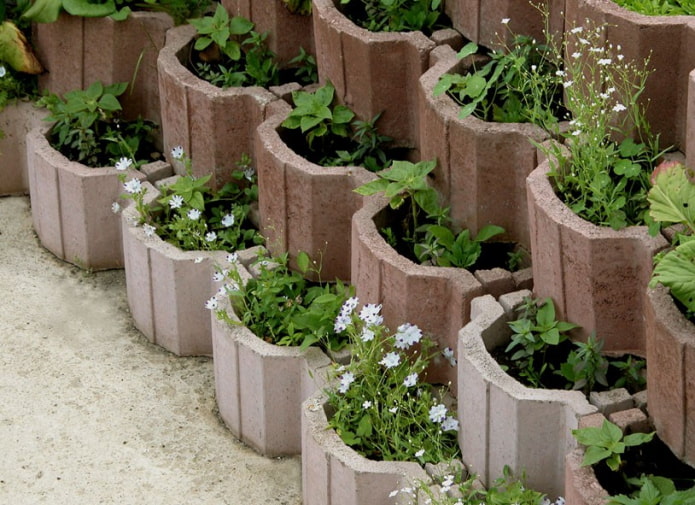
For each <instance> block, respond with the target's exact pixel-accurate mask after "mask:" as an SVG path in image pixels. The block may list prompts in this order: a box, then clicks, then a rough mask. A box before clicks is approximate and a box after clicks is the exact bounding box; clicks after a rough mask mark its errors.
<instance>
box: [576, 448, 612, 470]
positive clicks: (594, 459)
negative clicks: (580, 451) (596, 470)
mask: <svg viewBox="0 0 695 505" xmlns="http://www.w3.org/2000/svg"><path fill="white" fill-rule="evenodd" d="M610 455H611V451H609V450H608V449H606V448H604V447H598V446H595V445H592V446H589V447H587V448H586V452H585V453H584V459H583V460H582V466H591V465H593V464H596V463H598V462H599V461H603V460H604V459H606V458H608V457H609V456H610Z"/></svg>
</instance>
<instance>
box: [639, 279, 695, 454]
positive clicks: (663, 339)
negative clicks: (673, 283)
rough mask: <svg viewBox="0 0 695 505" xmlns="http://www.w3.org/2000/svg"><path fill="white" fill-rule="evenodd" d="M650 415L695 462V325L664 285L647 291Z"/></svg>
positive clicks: (662, 433)
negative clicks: (679, 307) (694, 326)
mask: <svg viewBox="0 0 695 505" xmlns="http://www.w3.org/2000/svg"><path fill="white" fill-rule="evenodd" d="M647 299H648V302H647V308H646V314H645V315H646V320H647V323H646V324H647V361H648V363H649V366H648V367H647V382H648V384H649V389H648V398H649V415H650V416H651V417H652V419H653V421H654V426H655V427H656V430H657V432H658V433H659V437H660V438H661V439H662V440H663V441H664V442H665V443H666V444H667V445H668V446H669V447H670V448H671V450H672V451H673V453H674V454H675V455H677V456H678V457H679V458H681V459H683V460H685V461H687V462H689V463H690V464H691V465H695V430H694V429H693V428H694V424H695V410H694V409H693V408H692V405H693V404H694V403H693V402H694V401H695V398H693V387H695V378H694V377H695V372H693V366H694V365H695V360H694V358H695V353H694V350H695V328H693V324H692V323H690V322H689V321H688V320H687V319H685V317H684V316H683V314H682V313H681V312H680V310H679V309H678V308H677V307H676V305H675V303H674V302H673V300H672V299H671V296H670V295H669V294H668V290H667V289H666V288H664V287H661V286H660V287H657V288H656V289H649V290H648V292H647Z"/></svg>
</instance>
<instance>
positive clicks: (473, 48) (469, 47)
mask: <svg viewBox="0 0 695 505" xmlns="http://www.w3.org/2000/svg"><path fill="white" fill-rule="evenodd" d="M477 51H478V44H476V43H475V42H469V43H468V44H466V45H465V46H463V48H462V49H461V50H460V51H459V52H458V53H457V54H456V56H457V57H458V58H459V59H460V60H461V59H463V58H465V57H466V56H470V55H471V54H475V53H476V52H477Z"/></svg>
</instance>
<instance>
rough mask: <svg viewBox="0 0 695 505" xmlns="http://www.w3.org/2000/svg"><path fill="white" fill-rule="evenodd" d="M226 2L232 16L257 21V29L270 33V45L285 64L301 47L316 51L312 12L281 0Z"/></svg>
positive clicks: (228, 0)
mask: <svg viewBox="0 0 695 505" xmlns="http://www.w3.org/2000/svg"><path fill="white" fill-rule="evenodd" d="M222 5H223V6H224V8H225V9H227V12H229V14H230V15H232V16H243V17H245V18H247V19H250V20H251V21H253V23H254V24H255V25H256V26H255V28H254V30H256V31H257V32H259V33H264V32H268V38H267V39H266V41H267V43H268V47H269V48H270V50H271V51H273V52H274V53H275V54H277V55H278V60H279V61H280V62H281V63H287V62H288V61H289V60H291V59H292V58H294V57H295V56H297V55H298V54H299V48H300V47H302V48H304V50H305V51H306V52H308V53H311V54H316V50H315V49H314V23H313V20H312V19H311V15H309V16H302V15H300V14H293V13H291V12H290V11H289V10H288V9H287V7H285V4H284V3H282V2H281V1H280V0H222Z"/></svg>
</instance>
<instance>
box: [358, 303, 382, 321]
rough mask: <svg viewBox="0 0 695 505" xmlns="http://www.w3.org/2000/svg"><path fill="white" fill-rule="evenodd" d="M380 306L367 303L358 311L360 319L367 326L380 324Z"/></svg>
mask: <svg viewBox="0 0 695 505" xmlns="http://www.w3.org/2000/svg"><path fill="white" fill-rule="evenodd" d="M379 312H381V305H376V304H374V303H368V304H367V305H365V306H364V307H362V310H360V319H361V320H362V321H364V322H365V323H367V324H381V323H382V322H383V321H384V318H383V317H381V316H380V315H379Z"/></svg>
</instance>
